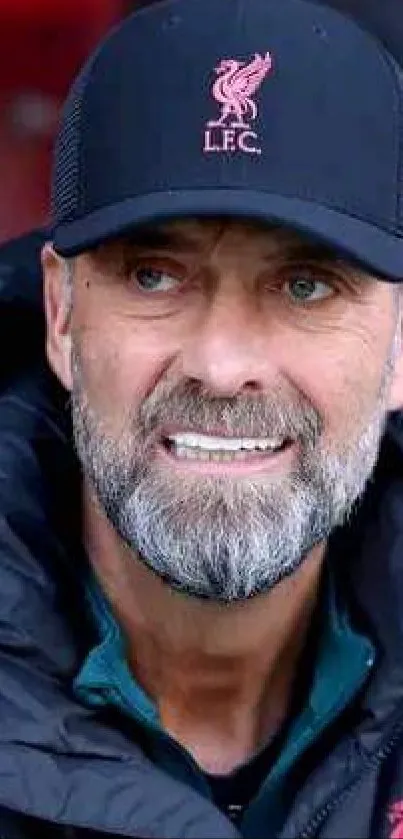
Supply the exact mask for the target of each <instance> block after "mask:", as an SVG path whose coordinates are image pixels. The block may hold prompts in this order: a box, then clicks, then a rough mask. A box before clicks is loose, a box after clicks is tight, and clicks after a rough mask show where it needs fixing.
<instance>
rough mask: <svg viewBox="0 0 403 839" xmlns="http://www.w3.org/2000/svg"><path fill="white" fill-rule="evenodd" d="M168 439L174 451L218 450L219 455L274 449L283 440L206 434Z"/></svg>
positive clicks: (177, 436)
mask: <svg viewBox="0 0 403 839" xmlns="http://www.w3.org/2000/svg"><path fill="white" fill-rule="evenodd" d="M168 439H169V440H170V442H171V443H173V444H174V445H175V446H176V450H177V451H176V453H178V450H181V449H183V448H185V449H186V451H187V452H189V453H190V451H192V450H196V451H197V452H200V450H202V451H206V452H219V453H220V456H221V455H222V453H223V452H242V451H256V450H257V451H274V450H275V449H278V448H280V446H281V445H282V444H283V442H284V441H283V440H273V439H269V438H263V437H262V438H258V437H256V438H251V437H242V438H241V437H211V436H210V435H207V434H173V435H171V436H170V437H169V438H168ZM220 459H221V457H220Z"/></svg>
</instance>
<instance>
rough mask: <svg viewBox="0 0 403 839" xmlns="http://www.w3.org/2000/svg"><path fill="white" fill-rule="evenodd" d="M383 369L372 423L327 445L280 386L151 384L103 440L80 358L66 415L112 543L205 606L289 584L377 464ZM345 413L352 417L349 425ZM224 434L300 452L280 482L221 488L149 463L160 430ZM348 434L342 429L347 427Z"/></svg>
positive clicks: (311, 418)
mask: <svg viewBox="0 0 403 839" xmlns="http://www.w3.org/2000/svg"><path fill="white" fill-rule="evenodd" d="M391 374H392V361H391V360H390V359H389V360H388V362H387V365H386V367H385V375H384V378H383V382H382V385H381V388H380V391H379V393H378V397H377V401H376V405H375V406H374V408H373V412H372V415H371V416H370V417H369V419H368V418H367V422H366V424H365V427H363V426H362V419H361V417H360V413H359V407H360V406H359V405H358V404H357V405H356V410H355V411H354V415H357V417H359V418H360V419H359V422H361V425H360V427H359V428H357V429H356V435H355V437H354V436H353V435H352V434H351V433H349V434H348V435H346V437H347V438H348V439H346V438H344V439H342V440H337V441H334V442H333V443H332V449H330V447H329V445H328V446H327V447H325V445H324V443H323V438H322V423H321V420H320V417H319V416H318V414H317V412H316V411H315V410H314V409H313V407H312V406H311V405H310V404H309V403H308V401H307V400H306V399H305V397H302V396H301V394H299V393H296V392H295V390H293V391H290V389H289V388H287V389H286V390H284V388H281V387H279V388H276V389H275V390H273V392H272V393H271V394H270V395H265V396H264V397H263V396H240V397H237V398H234V399H223V398H220V399H213V398H211V396H208V394H207V393H204V392H203V390H202V388H201V386H199V385H197V384H194V383H184V384H182V385H176V386H175V387H173V386H170V385H169V384H168V383H167V382H162V383H160V384H159V385H158V386H157V387H156V388H155V390H154V392H153V393H152V394H151V396H150V397H149V398H148V399H147V400H145V401H144V402H143V404H142V405H141V406H140V408H139V410H138V411H137V412H136V413H135V414H133V413H130V412H129V413H128V415H127V416H126V417H125V418H124V419H123V423H122V428H121V431H120V433H116V432H114V434H113V435H112V434H111V433H109V432H108V430H107V424H106V423H105V422H103V421H102V420H101V418H100V417H99V416H97V414H96V413H95V411H94V410H93V409H92V407H91V406H90V404H89V402H88V399H87V396H86V394H85V391H84V388H83V384H82V382H83V376H82V371H81V364H80V359H79V354H78V352H77V350H75V351H74V353H73V382H74V384H73V390H72V417H73V429H74V438H75V444H76V449H77V453H78V456H79V459H80V461H81V464H82V468H83V472H84V474H85V475H86V477H87V479H88V480H89V482H90V483H91V484H92V485H93V487H94V488H95V491H96V494H97V497H98V499H99V502H100V504H101V507H102V508H103V510H104V512H105V513H106V515H107V517H108V519H109V521H110V522H111V524H112V525H113V527H114V528H115V530H116V532H117V534H118V535H119V536H120V537H121V539H122V540H123V541H124V542H125V543H126V544H127V545H128V546H129V548H130V549H131V550H132V551H133V552H134V554H135V556H136V557H137V558H138V559H140V560H141V561H142V562H143V563H144V564H145V565H146V566H147V567H148V568H150V569H151V570H152V571H153V572H155V573H156V574H157V575H158V576H159V577H160V578H162V579H163V580H164V581H166V582H167V583H168V584H169V585H170V586H171V587H172V588H174V589H176V590H179V591H181V592H183V593H186V594H187V595H190V596H195V597H199V598H206V599H209V600H213V601H221V602H234V601H242V600H246V599H247V598H250V597H252V596H254V595H257V594H261V593H264V592H267V591H269V590H270V589H272V588H273V587H274V586H275V585H277V584H278V583H279V582H280V581H281V580H283V579H284V578H285V577H287V576H289V575H290V574H293V573H294V572H295V571H296V570H297V569H298V568H299V566H300V565H301V563H302V562H303V560H304V558H305V557H306V556H307V555H308V554H309V553H310V552H311V550H312V548H313V547H314V546H315V545H317V544H319V543H320V542H322V541H324V540H326V539H327V538H328V536H329V534H330V533H331V532H332V531H333V530H334V529H335V528H336V527H337V526H339V525H342V524H343V523H344V522H345V521H346V520H347V519H348V517H349V515H350V514H351V511H352V508H353V506H354V504H355V502H356V501H357V499H359V497H360V496H361V495H362V493H363V491H364V489H365V486H366V483H367V481H368V479H369V477H370V476H371V474H372V472H373V470H374V467H375V464H376V461H377V458H378V454H379V447H380V441H381V437H382V434H383V431H384V427H385V421H386V407H385V405H386V397H387V393H388V391H389V383H390V379H391ZM351 411H352V409H351V404H350V405H349V413H350V415H351ZM172 423H175V425H177V426H179V427H182V428H186V429H192V428H193V429H203V432H204V433H209V430H210V433H213V429H216V428H217V427H219V428H225V430H226V433H227V434H229V435H237V436H239V432H240V430H242V435H243V436H245V437H261V436H263V437H273V438H278V437H280V438H283V437H288V438H291V439H294V440H298V441H299V445H300V454H299V457H298V461H297V463H296V464H295V467H294V470H293V471H292V472H291V473H289V474H287V475H280V476H277V477H274V478H273V476H268V477H264V476H260V475H259V476H253V477H251V478H249V479H247V480H246V479H244V478H243V479H241V480H240V479H234V478H229V479H224V478H217V479H216V478H210V477H207V478H206V477H204V476H196V475H194V474H193V475H192V476H186V477H183V476H182V475H180V476H179V473H176V472H175V471H174V469H170V468H169V466H168V465H167V466H165V467H164V466H163V465H162V463H161V460H160V459H157V458H155V444H156V440H157V439H158V436H157V431H158V428H159V427H161V426H162V425H164V424H170V425H171V424H172ZM349 427H350V429H351V426H349Z"/></svg>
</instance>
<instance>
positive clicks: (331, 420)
mask: <svg viewBox="0 0 403 839" xmlns="http://www.w3.org/2000/svg"><path fill="white" fill-rule="evenodd" d="M389 341H390V332H389V331H388V332H387V333H386V332H385V334H384V335H381V334H380V331H379V330H376V329H375V328H372V329H371V328H369V327H368V326H367V327H366V328H365V329H364V328H362V327H359V326H354V328H353V327H350V328H349V329H346V328H343V329H340V330H337V331H335V332H334V333H328V334H325V333H323V334H317V335H316V336H315V337H314V336H313V335H312V333H310V334H307V335H306V336H304V335H301V334H299V336H298V339H297V341H296V342H295V343H294V347H293V350H292V357H290V356H289V357H288V370H289V371H290V378H291V379H292V380H293V383H294V385H295V386H296V387H298V389H299V390H301V391H302V393H304V395H305V396H306V397H307V398H308V399H309V401H310V402H311V404H312V405H313V406H314V407H315V409H316V410H317V411H318V413H319V414H320V416H321V418H322V420H323V423H324V429H325V431H324V433H325V435H326V436H329V438H337V437H340V434H341V433H342V431H343V432H348V430H349V429H351V431H354V429H355V428H356V427H357V425H361V424H362V423H363V422H365V417H369V416H371V414H372V412H373V409H374V407H375V405H376V403H377V400H378V395H379V388H380V384H381V381H382V377H383V373H384V367H385V361H386V358H387V356H388V350H389ZM290 345H291V343H290ZM301 362H303V363H301Z"/></svg>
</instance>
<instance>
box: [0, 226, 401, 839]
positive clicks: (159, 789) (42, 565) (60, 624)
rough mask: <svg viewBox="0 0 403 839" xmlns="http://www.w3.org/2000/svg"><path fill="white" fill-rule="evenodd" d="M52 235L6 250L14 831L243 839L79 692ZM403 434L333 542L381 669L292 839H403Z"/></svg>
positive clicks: (2, 497) (0, 438) (1, 739)
mask: <svg viewBox="0 0 403 839" xmlns="http://www.w3.org/2000/svg"><path fill="white" fill-rule="evenodd" d="M41 240H42V236H41V235H40V234H38V235H34V236H31V237H28V238H26V239H24V240H22V241H20V242H18V243H17V244H14V245H9V246H7V247H6V248H3V249H2V250H0V265H1V268H0V324H1V328H0V837H2V839H34V837H38V839H39V837H40V839H48V837H52V839H53V838H54V839H57V837H64V839H67V837H70V839H85V837H97V839H100V837H101V836H105V835H106V836H108V835H113V836H114V837H119V836H130V837H139V836H141V837H143V836H145V837H146V836H149V837H167V838H168V839H169V838H170V839H174V837H195V839H196V837H206V836H207V837H208V836H209V837H236V836H238V835H239V834H238V833H237V830H236V829H235V827H234V826H233V825H232V824H231V823H230V822H229V821H228V820H227V819H226V818H225V816H224V815H222V814H221V813H220V812H219V811H218V810H216V809H215V807H214V806H213V805H212V804H211V803H210V802H208V801H206V800H205V799H204V798H202V797H201V796H199V795H198V794H197V793H196V792H194V791H193V790H192V789H190V787H189V788H187V787H186V786H185V785H182V784H180V783H178V782H176V781H174V780H173V779H172V778H171V777H170V776H169V775H167V774H165V773H164V772H163V771H161V770H160V769H158V768H157V767H155V766H154V765H153V764H152V763H151V762H150V761H149V759H148V758H147V757H146V756H145V754H144V752H143V751H142V748H141V742H140V741H139V739H138V737H136V734H135V731H134V729H133V727H132V724H131V723H130V722H129V721H128V720H126V719H123V718H121V717H119V715H118V714H117V712H111V711H100V710H93V709H88V708H86V707H85V706H84V705H81V704H80V703H79V702H78V701H77V699H76V698H75V697H74V695H73V693H72V689H71V685H72V680H73V678H74V676H75V675H76V673H77V671H78V669H79V667H80V665H81V663H82V661H83V657H84V656H85V654H86V652H87V651H88V650H89V648H90V647H91V645H92V643H93V641H94V639H93V637H92V630H91V628H90V626H89V625H88V626H87V625H86V623H85V618H84V608H83V601H82V591H81V586H80V564H81V562H82V561H83V556H82V549H81V545H80V514H79V496H80V488H79V474H78V469H77V464H76V461H75V457H74V453H73V447H72V444H71V432H70V423H69V417H68V411H67V410H66V399H67V396H66V393H65V392H64V391H62V389H61V388H60V387H59V386H58V385H57V383H56V381H55V379H54V377H53V376H52V375H51V374H50V372H49V370H48V368H47V366H46V363H45V359H44V350H43V341H44V323H43V314H42V302H41V283H40V276H39V261H38V248H39V245H40V243H41ZM18 266H19V267H18ZM402 429H403V422H402V419H401V417H400V415H394V416H393V417H391V419H390V422H389V425H388V429H387V433H386V435H385V438H384V441H383V446H382V451H381V455H380V458H379V463H378V467H377V470H376V473H375V478H374V480H373V481H372V482H371V484H370V486H369V488H368V491H367V493H366V496H365V499H364V502H363V504H362V505H361V508H360V511H359V513H358V514H357V516H356V517H355V518H354V520H353V521H352V523H351V525H350V526H349V528H348V529H344V530H343V531H341V532H339V533H337V534H335V536H334V538H333V540H332V552H333V556H334V565H335V568H336V572H337V585H338V589H339V593H340V596H341V597H343V598H344V599H345V600H347V601H348V603H349V607H350V610H351V614H352V617H353V620H354V622H355V623H356V625H357V627H358V628H359V629H360V630H361V631H364V632H366V633H367V634H368V635H369V636H370V637H371V639H372V641H373V643H374V644H375V646H376V649H377V665H376V667H375V669H374V671H373V672H372V675H371V678H370V681H369V683H368V684H367V685H366V686H365V688H364V689H363V690H362V692H361V694H360V695H359V697H357V699H356V700H355V701H354V703H353V704H352V705H350V706H349V707H348V708H347V709H346V710H345V712H344V713H343V714H342V716H341V718H340V719H339V720H338V721H337V722H336V723H335V724H334V725H332V727H331V728H330V729H329V730H328V731H327V732H326V734H325V736H324V737H322V739H321V740H320V742H319V743H317V744H316V745H315V746H314V747H313V748H312V749H311V750H310V751H309V752H308V753H307V754H306V755H305V756H304V757H303V759H302V760H301V761H300V762H299V763H298V764H297V766H296V767H295V768H294V770H293V777H292V779H291V780H292V783H293V785H294V789H295V795H294V800H293V805H292V808H291V812H290V813H289V817H288V819H287V822H286V824H285V826H284V828H283V831H282V833H281V836H283V837H288V839H291V837H314V836H318V837H319V836H320V837H329V838H330V837H334V839H336V837H337V838H338V839H339V838H340V837H350V836H354V837H398V836H403V804H402V805H401V806H400V803H399V802H401V801H402V802H403V430H402ZM399 807H400V810H399ZM400 811H401V813H400ZM271 835H272V833H271V830H270V824H267V826H266V828H265V831H264V836H265V837H270V836H271Z"/></svg>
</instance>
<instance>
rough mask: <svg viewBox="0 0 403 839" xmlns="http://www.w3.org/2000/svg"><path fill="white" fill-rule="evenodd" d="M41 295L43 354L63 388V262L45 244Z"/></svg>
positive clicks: (66, 311)
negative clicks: (42, 308)
mask: <svg viewBox="0 0 403 839" xmlns="http://www.w3.org/2000/svg"><path fill="white" fill-rule="evenodd" d="M42 268H43V278H44V282H43V295H44V306H45V316H46V354H47V357H48V361H49V364H50V366H51V368H52V370H53V372H54V373H55V374H56V376H57V378H58V379H59V381H60V382H61V383H62V385H64V387H65V388H66V389H67V390H69V391H70V390H71V388H72V377H71V331H70V320H71V306H70V301H69V295H68V291H69V289H68V279H67V276H66V264H65V262H64V260H63V259H62V258H61V257H60V256H58V254H57V253H56V252H55V251H54V250H53V247H52V245H51V244H50V243H47V244H46V245H45V246H44V248H43V250H42Z"/></svg>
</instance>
